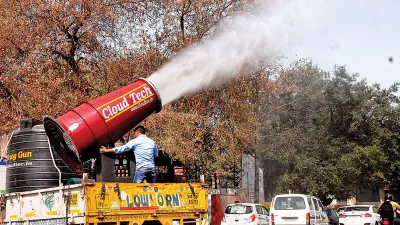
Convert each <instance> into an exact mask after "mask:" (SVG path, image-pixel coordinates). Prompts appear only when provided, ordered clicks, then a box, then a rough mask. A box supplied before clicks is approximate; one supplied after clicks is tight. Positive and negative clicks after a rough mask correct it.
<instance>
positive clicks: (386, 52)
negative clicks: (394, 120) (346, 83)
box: [286, 0, 400, 88]
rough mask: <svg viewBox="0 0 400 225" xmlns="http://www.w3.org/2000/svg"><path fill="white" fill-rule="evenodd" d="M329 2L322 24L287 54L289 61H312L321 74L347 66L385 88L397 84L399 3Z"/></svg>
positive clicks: (375, 0) (399, 68)
mask: <svg viewBox="0 0 400 225" xmlns="http://www.w3.org/2000/svg"><path fill="white" fill-rule="evenodd" d="M328 1H330V2H329V6H327V7H326V8H325V9H324V10H323V16H322V18H321V20H319V21H315V22H316V24H313V25H312V27H313V28H312V29H311V32H309V33H307V34H306V35H305V37H304V38H302V40H301V41H300V44H299V45H298V46H296V47H294V48H292V49H291V51H290V52H287V53H286V56H287V57H288V60H290V61H292V60H295V59H300V58H311V59H312V61H313V62H314V63H316V64H317V65H318V66H319V67H321V68H322V69H324V70H332V68H333V66H334V65H335V64H337V65H346V67H347V69H348V71H349V72H351V73H359V74H360V76H361V77H365V78H366V79H367V81H368V83H370V84H372V83H374V82H377V83H380V84H381V87H384V88H387V87H389V86H390V85H391V84H393V83H394V82H400V0H328ZM389 57H393V63H390V62H389Z"/></svg>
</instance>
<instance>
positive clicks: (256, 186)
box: [254, 147, 260, 203]
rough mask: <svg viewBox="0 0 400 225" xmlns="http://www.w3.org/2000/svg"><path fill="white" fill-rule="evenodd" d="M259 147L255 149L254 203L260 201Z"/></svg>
mask: <svg viewBox="0 0 400 225" xmlns="http://www.w3.org/2000/svg"><path fill="white" fill-rule="evenodd" d="M257 162H258V158H257V147H256V150H255V151H254V169H255V171H254V179H255V181H254V203H259V202H260V173H259V172H260V170H259V168H258V163H257Z"/></svg>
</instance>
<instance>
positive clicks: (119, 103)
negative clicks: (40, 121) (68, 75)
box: [44, 79, 162, 174]
mask: <svg viewBox="0 0 400 225" xmlns="http://www.w3.org/2000/svg"><path fill="white" fill-rule="evenodd" d="M161 107H162V104H161V98H160V96H159V94H158V92H157V90H156V89H155V87H154V86H153V85H152V84H151V83H150V82H149V81H147V80H145V79H139V80H137V81H136V82H134V83H132V84H130V85H128V86H125V87H123V88H121V89H119V90H116V91H113V92H111V93H109V94H106V95H104V96H101V97H99V98H96V99H94V100H91V101H89V102H85V103H83V104H81V105H80V106H78V107H76V108H75V109H72V110H69V111H68V112H67V113H65V114H64V115H62V116H60V117H58V118H57V119H53V118H52V117H50V116H45V117H44V127H45V130H46V133H47V135H48V136H49V140H50V142H51V144H52V145H53V147H54V148H55V150H56V151H57V153H58V154H59V155H60V157H61V159H62V160H63V161H64V162H65V164H66V165H67V166H68V167H69V168H70V169H71V170H73V171H75V172H76V173H77V174H81V173H82V163H83V162H85V161H87V160H89V159H91V158H93V157H95V156H96V155H98V154H99V147H100V146H101V145H107V144H110V143H114V142H116V141H117V140H119V139H120V138H121V137H122V136H123V135H124V134H126V133H127V132H128V131H130V130H131V129H132V128H134V127H135V126H136V125H138V124H139V123H140V122H142V121H143V120H144V119H145V118H146V117H148V116H149V115H151V114H152V113H154V112H159V111H160V110H161Z"/></svg>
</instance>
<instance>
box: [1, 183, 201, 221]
mask: <svg viewBox="0 0 400 225" xmlns="http://www.w3.org/2000/svg"><path fill="white" fill-rule="evenodd" d="M1 205H2V212H3V213H4V218H3V221H0V224H2V225H61V224H62V225H65V224H76V225H79V224H81V225H83V224H85V225H161V224H162V225H184V224H185V225H186V224H192V225H205V224H209V221H208V216H207V210H208V201H207V187H206V185H204V184H201V183H165V184H163V183H151V184H150V183H140V184H137V183H111V182H106V183H101V182H93V183H90V182H82V183H81V184H73V185H68V186H60V187H55V188H47V189H40V190H34V191H27V192H20V193H10V194H7V195H5V196H4V197H3V198H2V203H1Z"/></svg>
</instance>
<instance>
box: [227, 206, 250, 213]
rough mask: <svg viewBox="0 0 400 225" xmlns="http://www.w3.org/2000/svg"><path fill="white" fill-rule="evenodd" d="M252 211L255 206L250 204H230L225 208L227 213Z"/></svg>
mask: <svg viewBox="0 0 400 225" xmlns="http://www.w3.org/2000/svg"><path fill="white" fill-rule="evenodd" d="M252 212H253V207H251V206H249V205H230V206H228V207H227V208H226V210H225V214H249V213H252Z"/></svg>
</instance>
